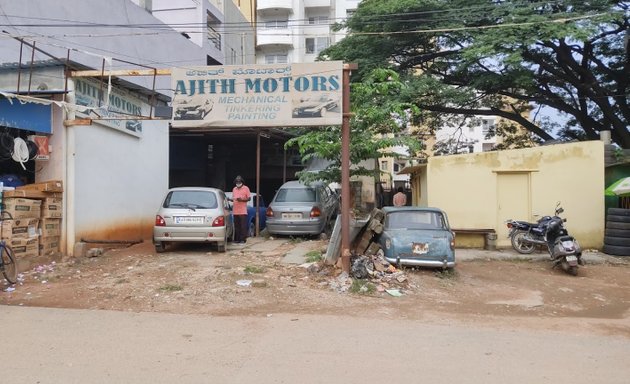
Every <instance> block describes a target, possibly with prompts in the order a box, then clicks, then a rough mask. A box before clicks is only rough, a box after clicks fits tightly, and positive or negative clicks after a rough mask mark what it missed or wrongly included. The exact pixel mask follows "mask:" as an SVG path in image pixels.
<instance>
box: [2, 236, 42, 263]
mask: <svg viewBox="0 0 630 384" xmlns="http://www.w3.org/2000/svg"><path fill="white" fill-rule="evenodd" d="M9 245H10V246H11V249H13V255H14V256H15V257H16V258H18V259H20V258H23V257H37V256H39V237H31V238H24V239H21V238H15V239H11V240H10V241H9Z"/></svg>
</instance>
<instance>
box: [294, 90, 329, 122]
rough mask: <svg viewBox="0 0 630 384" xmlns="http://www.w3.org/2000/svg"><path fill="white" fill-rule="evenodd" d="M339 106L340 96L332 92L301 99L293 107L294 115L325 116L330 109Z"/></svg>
mask: <svg viewBox="0 0 630 384" xmlns="http://www.w3.org/2000/svg"><path fill="white" fill-rule="evenodd" d="M337 106H339V98H338V97H336V96H332V95H330V94H327V93H325V94H322V95H316V96H313V97H309V98H303V99H300V102H299V104H298V105H297V106H295V107H294V108H293V117H324V116H326V113H327V112H328V111H331V110H333V109H335V108H337Z"/></svg>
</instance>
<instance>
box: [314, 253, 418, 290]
mask: <svg viewBox="0 0 630 384" xmlns="http://www.w3.org/2000/svg"><path fill="white" fill-rule="evenodd" d="M350 263H351V267H350V273H349V274H348V273H346V272H342V273H341V274H339V275H338V276H336V277H334V278H333V279H331V280H330V281H329V283H328V285H329V286H330V288H332V289H334V290H336V291H337V292H339V293H345V292H348V291H350V290H351V287H352V286H353V284H354V285H356V284H358V285H359V286H360V288H359V292H358V293H370V292H367V291H368V289H367V288H364V287H368V285H369V284H371V285H372V286H373V289H374V291H376V292H386V293H388V294H390V295H391V296H401V295H402V294H403V293H404V292H406V291H409V290H410V289H411V287H410V286H409V282H408V279H407V276H406V275H405V273H404V272H403V271H401V270H400V269H398V268H396V267H395V266H394V265H392V264H390V263H389V262H388V261H387V260H385V258H384V257H383V256H382V255H381V254H375V255H358V256H353V257H351V259H350ZM309 271H310V272H311V273H318V274H320V275H334V273H330V271H327V270H326V268H325V266H324V265H323V264H321V265H317V264H315V265H311V266H310V267H309Z"/></svg>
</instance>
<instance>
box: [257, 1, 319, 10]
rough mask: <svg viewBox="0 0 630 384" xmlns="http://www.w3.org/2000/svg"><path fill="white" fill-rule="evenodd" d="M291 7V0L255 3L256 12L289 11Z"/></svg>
mask: <svg viewBox="0 0 630 384" xmlns="http://www.w3.org/2000/svg"><path fill="white" fill-rule="evenodd" d="M329 3H330V0H329ZM292 9H293V0H258V4H257V5H256V11H258V12H266V11H273V10H285V11H286V12H290V11H291V10H292Z"/></svg>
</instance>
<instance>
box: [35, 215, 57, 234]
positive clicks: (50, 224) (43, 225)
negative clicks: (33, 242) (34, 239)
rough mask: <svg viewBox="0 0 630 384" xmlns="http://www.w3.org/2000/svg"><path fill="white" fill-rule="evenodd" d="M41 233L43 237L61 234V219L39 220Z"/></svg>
mask: <svg viewBox="0 0 630 384" xmlns="http://www.w3.org/2000/svg"><path fill="white" fill-rule="evenodd" d="M39 235H40V236H42V237H51V236H61V219H49V218H44V219H42V220H41V221H40V222H39Z"/></svg>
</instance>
